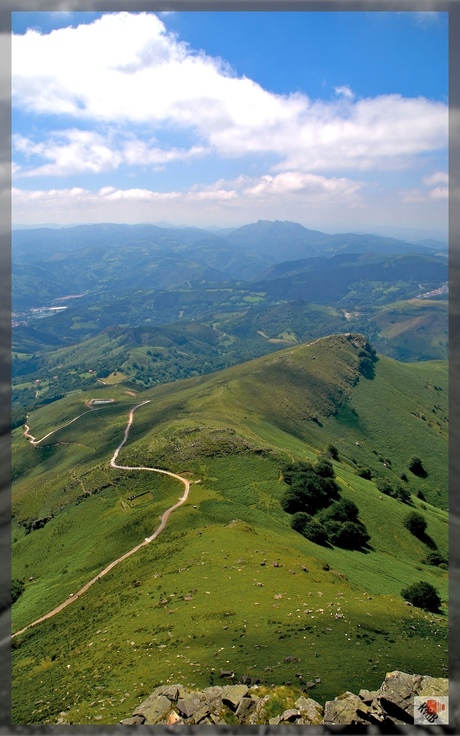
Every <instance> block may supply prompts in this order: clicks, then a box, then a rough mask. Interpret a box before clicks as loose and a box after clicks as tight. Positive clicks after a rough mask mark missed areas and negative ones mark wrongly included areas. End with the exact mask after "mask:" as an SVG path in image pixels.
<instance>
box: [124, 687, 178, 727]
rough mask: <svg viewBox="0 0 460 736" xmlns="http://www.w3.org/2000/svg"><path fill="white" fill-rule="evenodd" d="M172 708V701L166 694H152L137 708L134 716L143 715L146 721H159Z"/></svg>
mask: <svg viewBox="0 0 460 736" xmlns="http://www.w3.org/2000/svg"><path fill="white" fill-rule="evenodd" d="M170 710H171V701H170V700H169V698H167V697H166V696H165V695H154V694H152V695H150V696H149V697H148V698H147V700H144V702H143V703H141V705H140V706H139V707H138V708H137V709H136V711H135V712H134V713H133V716H143V717H144V718H145V723H157V722H158V721H159V720H161V719H162V718H164V717H165V715H166V714H167V713H168V712H169V711H170Z"/></svg>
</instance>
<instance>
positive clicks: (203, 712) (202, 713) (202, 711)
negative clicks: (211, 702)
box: [187, 704, 210, 723]
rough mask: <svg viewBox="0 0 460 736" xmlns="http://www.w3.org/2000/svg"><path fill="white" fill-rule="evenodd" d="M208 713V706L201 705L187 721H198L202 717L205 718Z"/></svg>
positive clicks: (201, 719) (200, 720)
mask: <svg viewBox="0 0 460 736" xmlns="http://www.w3.org/2000/svg"><path fill="white" fill-rule="evenodd" d="M209 714H210V710H209V706H208V705H207V704H206V705H203V706H202V707H201V708H200V709H199V710H197V711H196V712H195V713H194V714H193V715H192V716H191V718H190V719H188V720H187V723H200V722H202V721H203V719H204V718H207V717H208V716H209Z"/></svg>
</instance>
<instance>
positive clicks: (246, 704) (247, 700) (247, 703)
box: [236, 696, 255, 720]
mask: <svg viewBox="0 0 460 736" xmlns="http://www.w3.org/2000/svg"><path fill="white" fill-rule="evenodd" d="M254 706H255V701H254V700H253V699H252V698H251V697H246V696H245V697H243V698H241V700H240V702H239V705H238V707H237V709H236V715H237V717H238V718H239V719H240V720H243V719H244V718H245V717H246V715H247V714H248V713H249V711H251V710H252V709H253V708H254Z"/></svg>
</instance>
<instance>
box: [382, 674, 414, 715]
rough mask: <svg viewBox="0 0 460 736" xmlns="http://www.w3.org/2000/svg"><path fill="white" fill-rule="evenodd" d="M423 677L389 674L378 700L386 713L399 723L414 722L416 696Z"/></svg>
mask: <svg viewBox="0 0 460 736" xmlns="http://www.w3.org/2000/svg"><path fill="white" fill-rule="evenodd" d="M422 679H423V678H422V676H421V675H408V674H406V673H405V672H399V670H395V671H394V672H387V674H386V676H385V680H384V681H383V683H382V685H381V687H380V689H379V690H378V691H377V697H376V700H377V702H378V703H379V705H380V706H381V707H382V709H383V710H384V712H385V713H386V714H387V715H388V716H390V718H392V719H393V720H394V719H396V721H397V722H399V723H413V722H414V695H416V694H417V693H418V691H419V690H420V686H421V682H422Z"/></svg>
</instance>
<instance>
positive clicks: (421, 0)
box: [0, 0, 460, 736]
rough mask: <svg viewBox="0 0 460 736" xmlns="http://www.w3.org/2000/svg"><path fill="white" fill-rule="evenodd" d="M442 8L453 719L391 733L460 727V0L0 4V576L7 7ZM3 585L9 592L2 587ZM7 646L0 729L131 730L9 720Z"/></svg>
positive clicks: (30, 0) (0, 623) (6, 363)
mask: <svg viewBox="0 0 460 736" xmlns="http://www.w3.org/2000/svg"><path fill="white" fill-rule="evenodd" d="M57 10H70V11H83V12H84V11H98V12H114V11H120V10H129V11H132V12H139V11H144V10H146V11H153V12H159V11H167V10H169V11H181V10H182V11H185V10H187V11H206V10H208V11H215V10H220V11H225V10H228V11H244V10H245V11H249V10H251V11H258V10H265V11H274V12H276V11H313V12H314V11H344V12H349V11H390V12H391V11H396V10H398V11H404V10H405V11H430V10H431V11H438V12H442V11H444V12H448V14H449V263H450V266H449V269H450V270H449V290H450V300H449V301H450V306H449V345H450V358H449V384H450V386H449V408H450V434H449V533H450V579H449V593H450V621H449V629H450V632H449V633H450V640H449V685H450V720H451V722H450V724H449V726H407V727H399V728H397V729H396V730H395V731H392V732H393V733H403V734H404V733H407V734H420V733H433V734H440V733H453V734H455V733H460V647H459V626H460V550H459V545H458V543H457V542H458V539H459V538H460V493H459V492H458V491H457V488H456V486H457V479H458V478H459V476H460V71H459V70H460V44H459V39H460V2H459V0H285V1H284V2H283V0H162V1H160V2H159V1H158V0H3V2H2V9H1V10H0V402H1V403H0V406H1V408H2V411H1V412H0V560H1V565H0V584H1V590H2V591H3V592H4V591H5V590H6V591H8V590H9V588H10V580H11V534H10V518H11V495H10V481H11V450H10V426H11V420H10V416H11V412H10V398H11V391H10V386H11V381H10V367H11V366H10V346H11V326H10V325H11V319H10V315H11V299H10V294H11V175H10V161H11V150H10V141H11V115H10V102H11V92H10V76H11V42H10V32H11V12H13V11H15V12H20V11H29V12H32V11H57ZM4 595H5V593H4ZM10 630H11V617H10V611H9V610H7V611H4V612H3V613H1V614H0V640H3V639H4V638H5V637H8V636H9V633H10ZM10 702H11V651H10V648H9V647H8V646H3V647H1V648H0V736H3V734H5V736H6V734H15V733H17V734H42V733H43V734H71V736H73V735H75V736H80V734H101V735H104V736H105V734H130V733H132V728H133V727H132V726H131V727H130V726H120V725H117V726H78V725H75V726H53V725H50V726H25V725H24V726H12V725H10V724H11V707H10ZM136 729H139V731H141V733H142V734H146V733H154V734H169V733H175V732H180V733H201V732H203V733H204V734H205V735H206V736H207V734H214V733H216V734H220V733H238V734H239V733H242V734H244V733H246V732H252V733H254V734H255V733H257V734H266V733H275V734H278V733H279V734H284V733H286V734H288V733H289V734H292V731H293V727H292V726H265V725H261V726H246V727H239V728H238V727H230V726H214V727H211V726H206V727H199V726H185V727H184V726H181V727H177V726H176V727H174V726H136ZM295 732H296V733H305V734H308V735H310V734H311V735H312V736H313V735H315V736H316V734H328V733H348V734H352V733H353V734H354V733H368V734H377V733H388V731H386V730H383V729H381V728H379V727H378V726H368V727H363V728H362V729H358V728H352V727H349V726H332V727H328V726H303V727H302V726H296V727H295Z"/></svg>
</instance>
